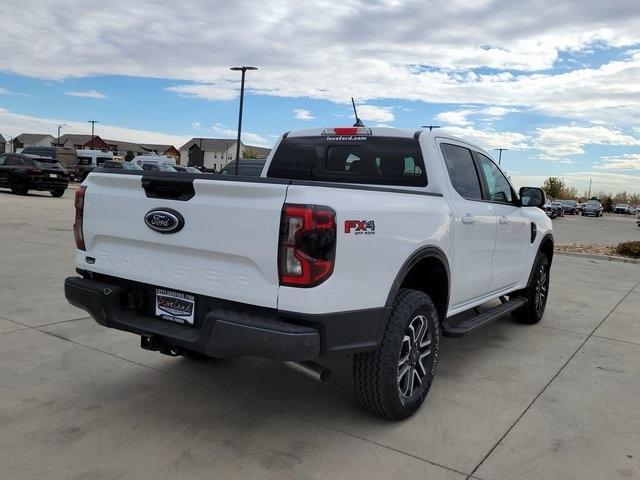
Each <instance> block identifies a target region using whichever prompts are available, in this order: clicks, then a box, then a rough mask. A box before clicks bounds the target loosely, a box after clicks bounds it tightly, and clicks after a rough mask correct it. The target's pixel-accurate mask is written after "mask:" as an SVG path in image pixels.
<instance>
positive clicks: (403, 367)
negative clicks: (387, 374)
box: [398, 315, 432, 398]
mask: <svg viewBox="0 0 640 480" xmlns="http://www.w3.org/2000/svg"><path fill="white" fill-rule="evenodd" d="M431 343H432V335H431V329H430V328H429V320H428V319H427V317H426V316H424V315H417V316H415V317H414V318H413V320H411V322H409V326H408V327H407V330H406V331H405V334H404V338H403V339H402V344H401V345H400V354H399V356H398V389H399V390H400V393H401V394H402V396H404V397H406V398H409V397H411V396H412V395H413V394H414V392H415V391H416V389H419V388H420V386H421V385H422V383H423V381H424V377H425V376H426V375H427V366H426V363H425V360H426V359H427V357H429V355H430V354H431Z"/></svg>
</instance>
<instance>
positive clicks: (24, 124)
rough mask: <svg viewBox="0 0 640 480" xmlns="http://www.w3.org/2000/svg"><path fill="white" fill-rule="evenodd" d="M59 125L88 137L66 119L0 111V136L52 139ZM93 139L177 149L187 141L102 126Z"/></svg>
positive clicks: (85, 127) (81, 126) (84, 129)
mask: <svg viewBox="0 0 640 480" xmlns="http://www.w3.org/2000/svg"><path fill="white" fill-rule="evenodd" d="M62 123H66V124H67V127H65V129H64V131H63V133H87V134H88V133H91V126H90V125H89V124H87V122H76V121H73V120H69V119H65V118H41V117H33V116H29V115H21V114H17V113H12V112H10V111H9V110H6V109H4V108H0V132H2V133H8V134H9V135H11V136H13V137H15V136H16V135H19V134H21V133H48V134H50V135H52V136H55V135H56V129H57V127H58V125H60V124H62ZM96 135H100V136H101V137H102V138H108V139H113V140H124V141H127V142H140V143H159V144H169V145H174V146H176V147H178V148H179V147H180V146H181V145H183V144H184V143H185V142H186V141H187V140H188V139H189V138H188V137H187V136H181V135H170V134H165V133H161V132H151V131H148V130H136V129H131V128H123V127H118V126H115V125H106V124H102V123H99V124H97V125H96Z"/></svg>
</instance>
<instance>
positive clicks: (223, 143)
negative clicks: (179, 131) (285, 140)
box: [180, 138, 271, 171]
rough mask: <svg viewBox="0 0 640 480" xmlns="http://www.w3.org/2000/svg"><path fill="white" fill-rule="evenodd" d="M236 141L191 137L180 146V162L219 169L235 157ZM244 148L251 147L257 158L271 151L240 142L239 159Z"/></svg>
mask: <svg viewBox="0 0 640 480" xmlns="http://www.w3.org/2000/svg"><path fill="white" fill-rule="evenodd" d="M236 143H237V141H236V140H233V139H228V138H192V139H191V140H189V141H188V142H187V143H185V144H184V145H182V146H181V147H180V163H181V164H182V165H189V166H193V167H204V168H207V169H209V170H218V171H219V170H220V169H221V168H223V167H224V166H225V165H226V164H227V163H229V162H232V161H233V160H235V159H236ZM245 149H251V150H252V151H253V152H254V153H255V154H256V156H257V157H258V158H263V157H266V156H267V155H269V152H270V151H271V150H270V149H268V148H263V147H254V146H249V145H245V144H244V143H242V142H240V159H242V158H243V157H244V155H243V152H244V150H245Z"/></svg>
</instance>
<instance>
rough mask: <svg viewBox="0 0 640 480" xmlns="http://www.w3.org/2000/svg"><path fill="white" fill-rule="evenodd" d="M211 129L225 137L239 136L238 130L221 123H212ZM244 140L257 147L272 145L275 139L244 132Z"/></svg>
mask: <svg viewBox="0 0 640 480" xmlns="http://www.w3.org/2000/svg"><path fill="white" fill-rule="evenodd" d="M211 130H212V131H213V133H214V135H217V136H222V137H224V138H238V130H234V129H232V128H229V127H227V126H225V125H222V124H221V123H214V124H213V125H211ZM242 142H243V143H245V144H247V145H253V146H256V147H269V148H270V147H272V146H273V140H268V139H266V138H264V137H263V136H262V135H258V134H257V133H251V132H245V131H243V132H242Z"/></svg>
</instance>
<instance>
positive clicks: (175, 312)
mask: <svg viewBox="0 0 640 480" xmlns="http://www.w3.org/2000/svg"><path fill="white" fill-rule="evenodd" d="M195 311H196V297H194V296H193V295H189V294H187V293H180V292H174V291H172V290H165V289H163V288H156V316H158V317H160V318H163V319H164V320H169V321H171V322H176V323H182V324H186V325H193V322H194V317H195V315H194V314H195Z"/></svg>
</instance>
